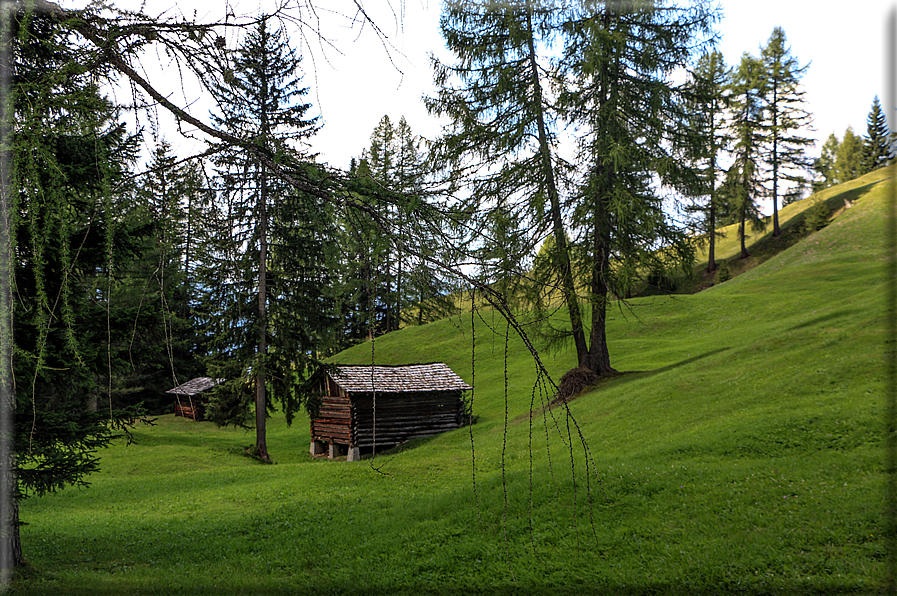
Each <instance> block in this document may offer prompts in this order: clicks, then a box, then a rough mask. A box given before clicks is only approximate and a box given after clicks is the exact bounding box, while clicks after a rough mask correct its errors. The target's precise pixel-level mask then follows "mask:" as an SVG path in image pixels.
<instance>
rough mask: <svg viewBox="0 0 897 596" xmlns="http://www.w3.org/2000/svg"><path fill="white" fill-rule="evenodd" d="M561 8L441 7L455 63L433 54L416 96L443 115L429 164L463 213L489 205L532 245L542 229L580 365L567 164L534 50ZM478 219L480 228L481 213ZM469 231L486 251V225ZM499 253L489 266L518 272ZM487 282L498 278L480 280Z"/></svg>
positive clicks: (551, 31)
mask: <svg viewBox="0 0 897 596" xmlns="http://www.w3.org/2000/svg"><path fill="white" fill-rule="evenodd" d="M562 14H565V13H563V12H562V11H559V10H558V7H557V6H555V5H553V4H549V3H542V2H533V1H517V2H494V1H492V2H486V3H481V2H472V1H452V2H448V3H446V5H445V8H444V10H443V15H442V18H441V20H440V27H441V30H442V35H443V38H444V39H445V42H446V45H447V46H448V48H449V49H450V50H451V51H452V52H454V54H455V56H456V58H457V62H456V63H455V64H445V63H442V62H439V61H438V60H436V59H434V60H433V68H434V72H435V80H436V85H437V88H438V92H437V94H436V95H435V96H433V97H429V98H427V99H426V100H425V101H426V104H427V108H428V110H429V111H430V113H432V114H438V115H442V116H447V117H449V118H450V119H451V124H450V125H449V127H448V129H447V130H446V132H445V134H444V135H443V136H442V137H441V138H439V139H437V140H436V141H435V142H434V144H433V146H432V147H431V152H430V155H431V159H432V160H433V162H434V163H435V165H436V167H437V168H438V169H444V170H446V171H449V172H451V175H452V176H455V177H457V179H459V180H463V181H464V185H465V187H466V188H467V189H468V192H469V196H467V197H464V199H465V201H466V208H467V209H468V210H469V211H470V212H471V213H481V212H482V211H483V210H486V211H492V210H493V209H495V208H498V209H500V210H501V211H502V219H504V221H505V222H509V221H514V222H518V223H519V224H520V225H524V226H527V227H530V228H531V229H533V230H534V231H533V232H532V233H531V234H529V236H530V238H532V239H533V241H535V240H537V239H541V237H542V236H544V232H547V233H550V235H551V237H552V238H553V240H554V243H555V245H556V246H557V247H558V250H557V251H556V252H555V253H554V255H553V265H554V267H553V268H552V271H553V273H554V275H555V280H556V282H555V286H556V287H557V290H558V292H560V294H561V297H562V298H561V299H562V300H563V303H564V305H565V308H566V310H567V313H568V315H569V320H570V322H571V325H572V334H573V337H574V341H575V343H576V347H577V353H578V358H579V359H580V361H581V362H582V363H583V365H585V364H586V358H587V354H588V349H587V347H586V340H585V330H584V327H583V316H582V308H581V305H580V300H579V297H578V295H577V288H576V281H575V279H574V273H573V263H572V260H571V255H570V250H569V247H568V237H567V233H566V226H565V224H564V215H563V213H562V211H563V205H562V197H561V184H562V180H561V179H560V177H561V172H564V171H566V170H567V169H568V166H567V164H566V163H564V161H563V160H562V159H561V158H560V157H559V155H558V150H557V145H558V140H557V136H556V131H557V126H556V123H557V122H558V117H559V115H558V110H557V106H556V105H554V104H553V103H552V100H551V95H552V93H551V87H552V85H553V83H552V76H553V75H552V73H551V72H550V67H549V66H548V65H547V64H546V60H545V58H544V57H543V56H542V55H540V54H539V52H538V50H539V49H542V48H544V45H545V44H547V43H548V42H549V41H550V40H551V39H552V38H553V37H554V36H556V35H557V34H558V33H559V29H560V20H559V19H560V18H561V15H562ZM492 219H494V218H492ZM478 221H479V222H480V223H482V224H489V223H490V218H480V219H479V220H478ZM474 223H475V225H476V222H474ZM473 230H474V232H473V235H474V236H478V237H479V238H480V239H481V242H482V245H483V247H484V248H485V251H486V252H488V251H489V250H490V247H496V246H497V244H498V242H497V240H496V239H495V238H492V237H491V236H490V231H489V229H488V228H485V229H484V228H479V227H474V228H473ZM506 232H508V233H513V231H511V230H506ZM499 248H503V247H499ZM498 252H499V253H500V258H501V260H502V263H500V266H499V267H498V268H496V269H495V271H497V272H499V273H500V274H502V275H505V274H507V273H512V272H522V271H523V267H521V266H520V260H521V259H522V258H523V256H524V255H521V254H516V255H515V254H509V253H508V252H507V251H502V250H499V251H498ZM481 254H483V252H481ZM487 271H488V269H487ZM492 281H498V280H489V279H484V280H483V283H484V284H487V285H491V282H492ZM507 299H508V297H506V296H500V297H498V300H501V301H504V302H507Z"/></svg>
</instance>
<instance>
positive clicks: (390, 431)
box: [309, 362, 471, 461]
mask: <svg viewBox="0 0 897 596" xmlns="http://www.w3.org/2000/svg"><path fill="white" fill-rule="evenodd" d="M323 383H324V385H325V386H324V387H322V388H321V394H322V396H323V397H322V398H321V404H320V408H319V409H318V413H317V415H316V416H313V417H312V418H311V448H310V450H309V452H310V453H311V454H312V455H321V454H323V453H324V450H325V446H326V447H327V448H328V456H329V457H331V458H334V457H337V456H338V455H341V454H342V453H343V452H345V454H346V459H347V460H348V461H355V460H358V459H360V457H361V450H362V449H370V450H371V451H373V450H375V449H379V448H380V447H392V446H395V445H398V444H400V443H403V442H405V441H407V440H409V439H414V438H418V437H429V436H432V435H436V434H439V433H441V432H445V431H448V430H453V429H456V428H459V427H461V426H463V425H464V424H466V423H467V422H468V421H469V413H468V411H467V402H466V400H465V399H464V394H463V391H467V390H469V389H471V387H470V385H468V384H467V383H465V382H464V381H463V380H462V379H461V377H459V376H458V375H457V374H455V373H454V371H452V369H450V368H449V367H448V366H446V365H445V364H443V363H441V362H437V363H431V364H413V365H407V366H368V365H363V366H347V365H340V366H338V367H337V370H336V372H334V373H333V374H329V375H327V376H326V377H325V378H324V380H323Z"/></svg>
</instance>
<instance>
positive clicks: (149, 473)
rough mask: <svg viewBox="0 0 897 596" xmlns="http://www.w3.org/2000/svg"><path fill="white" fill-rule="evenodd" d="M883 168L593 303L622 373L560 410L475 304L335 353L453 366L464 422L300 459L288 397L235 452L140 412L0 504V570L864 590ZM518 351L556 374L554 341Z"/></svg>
mask: <svg viewBox="0 0 897 596" xmlns="http://www.w3.org/2000/svg"><path fill="white" fill-rule="evenodd" d="M880 174H881V173H879V175H880ZM889 174H890V175H892V174H893V171H891V172H889ZM886 188H887V185H886V184H884V183H865V184H862V183H861V184H860V185H859V186H856V187H854V188H853V189H852V190H851V189H845V188H841V189H833V190H832V191H831V192H832V193H833V194H832V196H831V198H832V199H833V200H836V199H837V197H836V195H838V193H839V192H842V193H843V192H845V191H846V192H850V193H851V195H850V196H851V197H852V199H851V200H853V201H854V203H853V207H852V208H850V209H849V210H847V211H846V212H845V213H844V214H843V215H842V216H840V217H838V218H837V219H836V220H835V221H834V222H833V223H832V224H830V225H829V226H828V227H826V228H824V229H823V230H821V231H819V232H818V233H816V234H813V235H811V236H810V237H808V238H806V239H805V240H803V241H801V242H799V243H798V244H796V245H794V246H792V247H791V248H789V249H788V250H787V251H785V252H782V253H781V254H779V255H778V256H776V257H774V258H771V259H769V260H768V261H766V262H764V263H763V264H761V265H759V266H756V267H754V268H753V269H751V270H750V271H749V272H748V273H746V274H744V275H741V276H739V277H737V278H735V279H733V280H730V281H728V282H726V283H722V284H719V285H716V286H714V287H713V288H711V289H709V290H706V291H704V292H701V293H699V294H694V295H683V296H669V297H653V298H644V299H638V300H635V301H633V302H632V304H631V308H629V309H620V310H615V311H614V313H613V314H612V317H611V322H610V326H609V330H608V334H609V337H610V350H611V358H612V363H613V364H614V366H615V367H616V368H617V369H618V370H620V371H624V372H625V374H623V375H621V376H620V377H618V378H616V379H613V380H610V381H608V382H605V383H602V384H601V385H600V386H599V387H598V388H596V389H595V390H594V391H592V392H590V393H587V394H585V395H582V396H580V397H578V398H577V399H575V400H573V401H571V402H570V403H569V404H568V405H569V410H567V409H566V408H564V407H563V406H562V407H559V408H555V409H553V410H550V411H547V412H546V411H545V410H540V409H539V408H538V406H540V405H542V404H543V403H545V402H546V401H547V400H548V399H550V397H551V395H550V393H551V392H550V390H547V389H545V387H544V385H539V384H537V381H538V379H537V376H536V374H535V368H534V366H533V361H532V358H531V357H530V356H529V355H528V354H527V352H526V351H525V350H524V349H523V346H522V343H521V342H520V340H519V339H517V338H515V337H513V334H512V335H511V339H510V341H509V344H508V348H507V350H506V347H505V337H506V335H505V334H506V327H505V324H504V322H503V321H502V320H500V319H499V318H498V317H497V316H494V315H493V313H491V312H483V313H480V314H481V315H482V316H481V317H474V316H472V315H471V314H470V313H466V314H464V315H463V316H461V317H455V318H453V319H450V320H445V321H440V322H438V323H433V324H430V325H426V326H423V327H415V328H409V329H406V330H403V331H401V332H397V333H393V334H390V335H388V336H386V337H383V338H378V339H377V340H376V341H375V342H374V343H373V345H372V344H370V343H367V344H363V345H360V346H357V347H356V348H354V349H352V350H349V351H347V352H344V353H343V354H340V355H339V357H338V358H337V360H338V361H340V362H354V363H369V362H371V361H372V359H373V360H374V361H376V362H377V363H381V364H401V363H409V362H428V361H436V360H439V361H445V362H447V363H448V364H449V365H450V366H451V367H452V368H453V369H454V370H456V371H457V372H458V373H459V374H460V375H461V376H462V377H464V378H465V380H467V381H468V382H471V383H472V384H473V385H474V386H475V391H474V395H473V400H474V404H473V407H474V413H475V414H476V416H477V422H476V424H474V425H473V426H472V427H469V428H465V429H461V430H459V431H455V432H451V433H446V434H443V435H440V436H438V437H434V438H431V439H427V440H420V441H416V442H414V443H412V444H409V445H405V446H403V448H400V449H397V450H395V451H393V452H388V453H386V454H383V455H379V456H378V457H377V458H375V459H373V460H366V461H362V462H357V463H346V462H345V461H327V460H322V459H313V458H311V457H310V456H308V455H307V449H308V442H309V436H308V426H307V421H305V420H299V421H298V422H297V423H295V424H294V426H293V427H292V428H286V426H285V424H284V423H283V421H282V419H281V418H280V417H275V418H274V420H272V421H271V424H270V426H269V429H270V431H269V432H270V434H269V447H270V451H271V453H272V456H273V457H274V458H275V460H276V461H277V464H276V465H273V466H264V465H259V464H256V463H255V462H254V461H253V460H251V459H248V458H246V457H243V456H242V455H241V451H242V450H241V447H242V446H245V445H248V444H250V443H251V442H252V436H251V435H250V434H247V433H246V432H245V431H241V430H233V429H218V428H215V427H214V426H212V425H210V424H208V423H192V422H189V421H185V420H183V419H174V418H173V417H171V416H163V417H162V418H160V420H159V422H158V424H157V425H156V426H154V427H144V428H141V429H138V431H137V433H136V435H135V438H136V444H134V445H131V446H125V445H124V443H123V442H122V443H120V444H117V445H115V446H114V447H112V448H110V449H108V450H107V451H106V452H104V453H103V463H102V465H103V470H102V472H100V473H99V474H96V475H95V476H93V477H92V482H93V485H92V486H91V487H90V488H88V489H82V490H78V489H67V490H65V491H63V492H62V493H59V494H57V495H53V496H50V497H46V498H41V499H31V500H28V501H26V502H25V503H23V506H22V518H23V520H24V521H26V522H27V523H28V524H29V525H27V526H24V527H23V528H22V537H23V545H24V549H25V552H26V556H27V557H28V558H29V560H30V561H31V563H32V565H33V567H32V569H30V570H29V571H28V573H27V577H25V578H24V579H22V580H20V581H19V582H18V584H17V585H16V587H15V588H14V589H13V590H12V592H13V593H15V594H46V593H50V592H52V591H55V592H58V593H64V594H104V593H105V594H172V593H197V594H272V593H287V594H316V595H321V594H409V595H410V594H459V593H467V594H479V593H482V594H546V593H551V594H571V595H572V594H576V595H581V594H593V593H612V594H657V593H663V594H719V593H735V594H822V593H825V594H841V593H869V592H873V591H876V590H877V589H879V588H880V587H881V581H882V578H883V576H884V572H885V561H884V555H885V543H884V542H883V540H882V538H881V536H880V533H881V528H882V512H883V494H882V487H883V477H882V474H881V469H882V462H883V452H882V434H883V433H882V430H883V416H884V403H883V389H884V374H883V371H882V367H881V364H882V356H883V349H882V348H883V330H884V327H885V304H884V290H883V283H884V259H885V252H884V239H883V237H882V232H883V222H884V214H885V205H886V203H887V201H888V200H889V197H888V196H886V193H885V190H886ZM841 202H842V203H843V200H841ZM472 325H473V327H472ZM506 354H507V356H506ZM542 358H543V360H544V363H545V365H546V368H547V369H548V370H549V371H550V372H551V374H552V376H553V377H554V378H555V379H557V378H559V376H560V374H562V373H563V372H564V371H565V370H566V369H567V368H570V367H571V366H572V365H573V363H574V358H573V356H572V351H569V350H567V351H563V350H562V351H560V352H558V353H553V354H542ZM533 409H536V411H537V414H536V415H535V416H532V417H531V416H529V415H528V413H529V412H530V411H531V410H533ZM568 414H569V415H568ZM579 433H581V434H582V437H583V438H584V443H583V442H582V441H580V440H579V438H578V436H579ZM583 444H585V445H586V446H587V449H588V452H587V454H586V453H584V448H583ZM570 445H572V446H573V449H572V451H571V450H570V448H569V446H570ZM474 462H475V472H476V474H475V481H474V474H473V471H474V470H473V465H472V464H473V463H474Z"/></svg>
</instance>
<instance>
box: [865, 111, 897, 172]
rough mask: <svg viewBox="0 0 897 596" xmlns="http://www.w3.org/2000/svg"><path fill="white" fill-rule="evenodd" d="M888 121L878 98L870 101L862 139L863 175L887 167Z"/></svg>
mask: <svg viewBox="0 0 897 596" xmlns="http://www.w3.org/2000/svg"><path fill="white" fill-rule="evenodd" d="M890 136H891V134H890V131H889V130H888V119H887V118H886V117H885V114H884V112H883V111H882V109H881V102H879V101H878V96H877V95H876V96H875V99H874V100H873V101H872V108H871V109H870V110H869V115H868V116H867V117H866V136H865V138H864V139H863V144H864V145H863V170H864V172H863V173H866V172H871V171H872V170H875V169H877V168H881V167H884V166H886V165H888V159H890V158H891V154H892V149H891V140H890Z"/></svg>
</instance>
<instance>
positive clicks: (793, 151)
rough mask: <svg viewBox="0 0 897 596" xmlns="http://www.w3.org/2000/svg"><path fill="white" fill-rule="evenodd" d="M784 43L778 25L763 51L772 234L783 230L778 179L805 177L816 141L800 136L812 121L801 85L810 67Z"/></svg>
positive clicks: (791, 179)
mask: <svg viewBox="0 0 897 596" xmlns="http://www.w3.org/2000/svg"><path fill="white" fill-rule="evenodd" d="M785 44H786V41H785V31H784V30H783V29H782V28H781V27H776V28H775V29H773V31H772V35H770V37H769V41H768V42H767V44H766V46H765V47H763V48H762V49H761V51H760V60H761V62H762V64H763V75H762V76H763V77H764V80H763V81H762V83H761V85H762V87H763V90H764V92H765V110H764V115H765V122H764V137H765V138H764V139H763V142H762V147H763V153H762V155H763V158H764V160H765V161H766V163H767V165H768V166H769V168H770V169H771V172H770V180H771V182H772V191H771V193H770V196H771V197H772V225H773V229H772V235H773V237H778V236H780V235H781V233H782V230H781V228H779V181H780V180H786V181H790V182H793V183H796V182H799V181H800V180H801V179H802V176H801V172H802V171H804V170H806V168H807V167H809V165H810V162H809V161H808V159H807V158H806V157H805V155H804V148H805V147H807V146H809V145H812V144H813V140H812V139H810V138H808V137H805V136H801V135H800V131H801V130H807V129H808V127H809V125H810V122H811V117H810V113H809V112H807V111H806V110H805V109H804V108H803V105H804V101H805V100H804V95H805V93H804V91H803V90H801V88H800V79H801V77H802V76H803V75H804V73H805V72H806V70H807V66H800V65H799V64H798V62H797V58H795V57H794V56H792V55H791V49H790V48H789V47H787V46H786V45H785Z"/></svg>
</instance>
